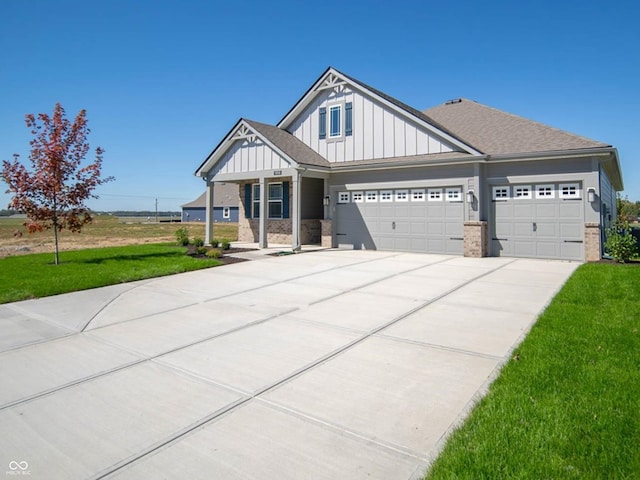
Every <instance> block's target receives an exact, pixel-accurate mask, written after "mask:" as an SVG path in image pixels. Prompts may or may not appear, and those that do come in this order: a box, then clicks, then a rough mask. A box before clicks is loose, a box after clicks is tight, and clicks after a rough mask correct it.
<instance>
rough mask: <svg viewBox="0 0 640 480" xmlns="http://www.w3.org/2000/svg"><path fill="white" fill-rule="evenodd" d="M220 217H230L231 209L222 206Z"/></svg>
mask: <svg viewBox="0 0 640 480" xmlns="http://www.w3.org/2000/svg"><path fill="white" fill-rule="evenodd" d="M222 218H231V209H230V208H229V207H222Z"/></svg>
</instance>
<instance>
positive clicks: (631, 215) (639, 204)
mask: <svg viewBox="0 0 640 480" xmlns="http://www.w3.org/2000/svg"><path fill="white" fill-rule="evenodd" d="M617 203H618V218H619V219H620V220H621V221H623V222H637V221H638V220H639V219H640V201H636V202H632V201H631V200H629V197H624V198H622V196H621V195H620V194H618V199H617Z"/></svg>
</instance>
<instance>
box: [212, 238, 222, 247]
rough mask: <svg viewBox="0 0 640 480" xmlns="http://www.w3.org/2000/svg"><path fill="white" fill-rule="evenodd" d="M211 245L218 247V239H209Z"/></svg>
mask: <svg viewBox="0 0 640 480" xmlns="http://www.w3.org/2000/svg"><path fill="white" fill-rule="evenodd" d="M211 246H212V247H213V248H218V247H219V246H220V240H217V239H215V238H214V239H213V240H211Z"/></svg>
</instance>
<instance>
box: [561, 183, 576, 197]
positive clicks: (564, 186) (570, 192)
mask: <svg viewBox="0 0 640 480" xmlns="http://www.w3.org/2000/svg"><path fill="white" fill-rule="evenodd" d="M558 192H559V196H560V198H565V199H567V198H580V184H579V183H561V184H560V185H559V188H558Z"/></svg>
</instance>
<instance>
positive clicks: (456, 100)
mask: <svg viewBox="0 0 640 480" xmlns="http://www.w3.org/2000/svg"><path fill="white" fill-rule="evenodd" d="M454 103H462V99H461V98H454V99H452V100H447V101H446V102H444V104H445V105H453V104H454Z"/></svg>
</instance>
